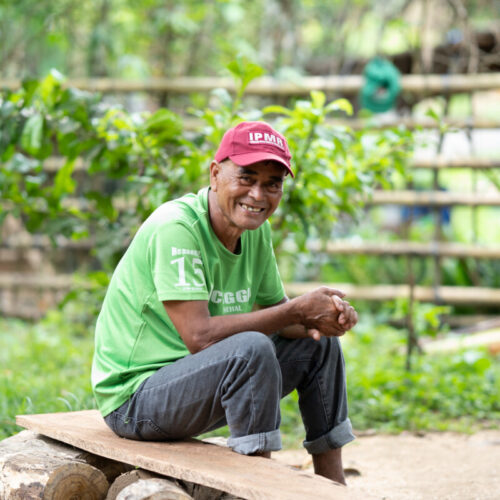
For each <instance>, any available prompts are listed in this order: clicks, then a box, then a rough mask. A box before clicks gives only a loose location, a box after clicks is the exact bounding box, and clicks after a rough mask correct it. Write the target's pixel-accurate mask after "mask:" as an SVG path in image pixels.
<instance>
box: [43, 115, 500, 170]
mask: <svg viewBox="0 0 500 500" xmlns="http://www.w3.org/2000/svg"><path fill="white" fill-rule="evenodd" d="M499 128H500V123H499ZM65 162H66V160H65V158H61V157H55V156H52V157H49V158H47V159H46V160H44V161H43V169H44V171H45V172H48V173H52V174H53V173H56V172H57V171H58V170H59V169H61V167H63V166H64V164H65ZM410 166H411V167H413V168H419V169H431V170H442V169H456V168H464V169H479V170H483V169H484V170H486V169H498V168H500V159H497V158H479V157H473V156H470V157H464V158H445V157H442V156H441V157H437V158H431V159H425V158H420V159H418V158H417V159H415V160H413V162H412V163H411V164H410ZM86 168H87V167H86V164H85V161H84V160H83V159H82V158H77V159H76V161H75V167H74V170H75V172H79V171H82V170H86Z"/></svg>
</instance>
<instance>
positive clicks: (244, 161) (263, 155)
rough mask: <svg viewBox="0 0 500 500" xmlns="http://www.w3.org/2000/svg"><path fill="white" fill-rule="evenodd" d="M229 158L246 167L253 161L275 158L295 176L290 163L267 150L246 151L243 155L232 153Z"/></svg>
mask: <svg viewBox="0 0 500 500" xmlns="http://www.w3.org/2000/svg"><path fill="white" fill-rule="evenodd" d="M229 159H230V160H231V161H232V162H233V163H236V165H239V166H240V167H246V166H248V165H251V164H252V163H258V162H259V161H265V160H273V161H276V162H278V163H280V164H281V165H283V166H284V167H285V169H286V171H287V173H288V174H290V175H291V176H292V177H295V176H294V175H293V171H292V169H291V168H290V165H288V163H287V162H286V161H285V160H284V159H283V158H281V156H278V155H274V154H272V153H268V152H265V151H259V152H257V153H244V154H241V155H231V156H229Z"/></svg>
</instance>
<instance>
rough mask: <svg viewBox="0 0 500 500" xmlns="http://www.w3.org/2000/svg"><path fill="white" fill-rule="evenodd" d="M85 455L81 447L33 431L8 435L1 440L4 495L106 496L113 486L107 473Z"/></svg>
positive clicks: (0, 493) (49, 499)
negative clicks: (85, 457) (108, 479)
mask: <svg viewBox="0 0 500 500" xmlns="http://www.w3.org/2000/svg"><path fill="white" fill-rule="evenodd" d="M81 455H84V454H82V451H81V450H77V449H75V448H71V447H69V446H65V445H61V444H59V443H56V442H54V441H53V440H51V439H48V438H44V437H42V436H39V435H38V434H36V433H34V432H31V431H23V432H21V433H19V434H17V435H15V436H12V437H11V438H8V439H5V440H4V441H2V442H0V498H2V499H4V500H21V499H23V500H35V499H42V498H43V499H44V500H67V499H68V498H85V499H88V500H102V499H104V498H105V496H106V492H107V491H108V487H109V484H108V481H107V479H106V476H105V475H104V474H103V473H102V472H101V471H100V470H99V469H97V468H96V467H93V466H92V465H89V464H88V463H86V462H85V460H84V459H83V458H80V456H81ZM87 455H88V454H87Z"/></svg>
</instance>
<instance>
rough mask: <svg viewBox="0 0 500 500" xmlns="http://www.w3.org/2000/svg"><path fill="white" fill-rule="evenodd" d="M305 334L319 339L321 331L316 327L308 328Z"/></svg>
mask: <svg viewBox="0 0 500 500" xmlns="http://www.w3.org/2000/svg"><path fill="white" fill-rule="evenodd" d="M307 335H309V337H312V338H313V339H314V340H316V341H318V340H320V339H321V332H320V331H319V330H317V329H316V328H308V329H307Z"/></svg>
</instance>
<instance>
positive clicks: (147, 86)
mask: <svg viewBox="0 0 500 500" xmlns="http://www.w3.org/2000/svg"><path fill="white" fill-rule="evenodd" d="M363 83H364V78H363V76H362V75H345V76H339V75H331V76H307V77H299V78H296V79H295V80H294V81H283V80H277V79H275V78H272V77H269V76H265V77H261V78H257V79H255V80H254V81H252V82H251V83H250V85H249V86H248V87H247V90H246V94H247V95H259V96H283V97H285V96H303V95H309V93H310V92H311V91H312V90H319V91H322V92H325V93H328V94H335V95H356V94H358V93H359V91H360V89H361V87H362V85H363ZM20 85H21V81H20V80H17V79H3V80H0V88H5V89H10V90H16V89H18V88H19V87H20ZM64 85H65V86H67V87H76V88H79V89H81V90H88V91H91V92H103V93H130V92H148V93H157V92H166V93H170V94H190V93H197V92H210V91H211V90H213V89H214V88H224V89H226V90H228V91H230V92H234V91H235V88H236V87H235V83H234V81H233V79H232V78H225V77H224V78H220V77H177V78H151V79H149V80H136V81H133V80H120V79H111V78H79V79H69V80H67V81H66V82H65V84H64ZM401 87H402V91H403V92H407V93H412V94H419V95H432V94H438V93H447V94H453V93H464V92H471V91H485V90H496V89H499V88H500V73H481V74H469V75H403V76H402V77H401Z"/></svg>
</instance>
